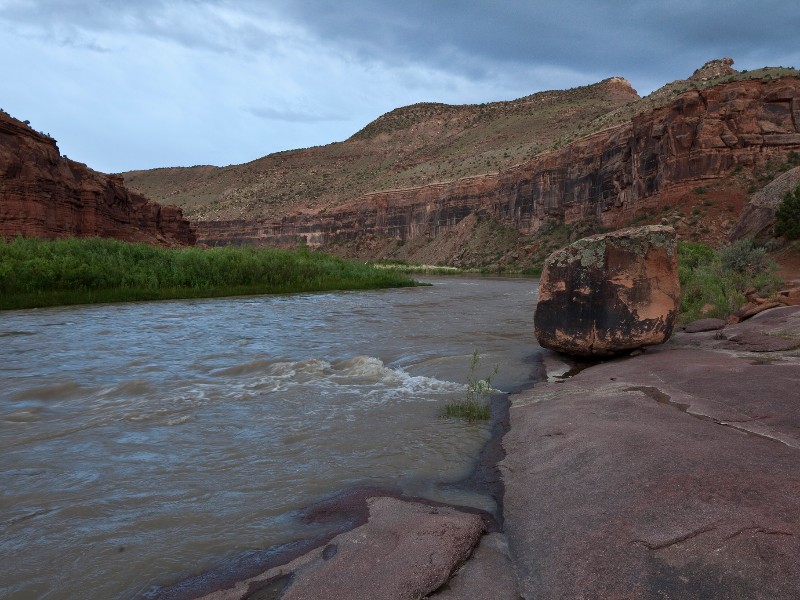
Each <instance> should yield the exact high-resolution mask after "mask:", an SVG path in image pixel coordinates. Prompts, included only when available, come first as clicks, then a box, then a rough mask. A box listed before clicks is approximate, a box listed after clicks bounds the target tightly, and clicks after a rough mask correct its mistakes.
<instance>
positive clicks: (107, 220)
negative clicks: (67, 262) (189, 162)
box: [0, 113, 196, 245]
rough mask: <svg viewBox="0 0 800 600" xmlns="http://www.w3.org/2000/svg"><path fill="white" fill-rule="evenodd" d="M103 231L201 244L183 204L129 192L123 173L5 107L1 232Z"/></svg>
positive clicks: (0, 122)
mask: <svg viewBox="0 0 800 600" xmlns="http://www.w3.org/2000/svg"><path fill="white" fill-rule="evenodd" d="M17 234H22V235H25V236H31V237H46V238H55V237H66V236H73V235H74V236H100V237H113V238H118V239H121V240H126V241H143V242H150V243H157V244H163V245H180V244H194V243H195V239H196V238H195V234H194V232H193V231H192V229H191V227H190V225H189V222H188V221H187V220H186V219H184V218H183V214H182V212H181V209H180V208H178V207H176V206H161V205H160V204H157V203H155V202H152V201H150V200H148V199H147V198H145V197H144V196H141V195H140V194H136V193H134V192H130V191H128V190H127V189H126V188H125V186H124V185H123V182H122V178H121V177H119V176H114V175H104V174H102V173H98V172H97V171H93V170H91V169H89V168H88V167H86V165H84V164H81V163H78V162H75V161H73V160H70V159H68V158H66V157H63V156H61V154H60V153H59V150H58V146H57V145H56V141H55V140H54V139H53V138H50V137H48V136H45V135H43V134H40V133H37V132H36V131H34V130H33V129H31V128H30V127H28V126H27V125H26V124H25V123H22V122H21V121H18V120H17V119H14V118H13V117H10V116H9V115H7V114H5V113H0V237H10V236H14V235H17Z"/></svg>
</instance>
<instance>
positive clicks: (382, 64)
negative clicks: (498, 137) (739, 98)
mask: <svg viewBox="0 0 800 600" xmlns="http://www.w3.org/2000/svg"><path fill="white" fill-rule="evenodd" d="M798 31H800V3H797V2H793V1H791V0H780V1H772V0H725V1H722V0H718V1H704V0H666V1H665V0H630V1H622V0H557V1H550V0H540V1H529V2H524V1H521V0H460V1H456V0H403V1H402V2H401V1H399V0H358V1H350V2H348V1H347V0H337V1H333V0H238V1H234V0H0V65H2V76H0V108H2V109H4V110H5V111H6V112H8V113H10V114H11V115H12V116H14V117H16V118H18V119H23V120H25V119H27V120H29V121H30V122H31V126H32V127H33V128H34V129H36V130H38V131H43V132H45V133H49V134H50V135H52V136H53V137H54V138H56V139H57V140H58V144H59V148H60V149H61V152H62V154H66V155H68V156H69V157H70V158H73V159H75V160H78V161H80V162H84V163H87V164H88V165H89V166H90V167H92V168H93V169H96V170H99V171H103V172H121V171H127V170H133V169H149V168H155V167H171V166H191V165H198V164H213V165H218V166H224V165H228V164H239V163H244V162H248V161H251V160H255V159H256V158H259V157H261V156H264V155H266V154H270V153H272V152H277V151H281V150H288V149H294V148H305V147H309V146H317V145H324V144H328V143H331V142H336V141H342V140H344V139H346V138H348V137H350V136H351V135H352V134H354V133H355V132H356V131H358V130H359V129H361V128H363V127H364V126H365V125H366V124H367V123H369V122H370V121H372V120H373V119H375V118H377V117H379V116H380V115H382V114H384V113H386V112H388V111H390V110H392V109H394V108H397V107H400V106H406V105H409V104H414V103H416V102H445V103H449V104H467V103H480V102H492V101H496V100H512V99H515V98H519V97H522V96H527V95H529V94H532V93H534V92H537V91H543V90H550V89H564V88H571V87H576V86H580V85H587V84H590V83H595V82H597V81H600V80H602V79H605V78H607V77H613V76H621V77H625V78H626V79H627V80H628V81H630V82H631V84H632V85H633V87H634V88H635V89H636V90H638V91H639V93H640V94H642V95H645V94H647V93H649V92H651V91H653V90H654V89H656V88H658V87H660V86H661V85H663V84H665V83H667V82H670V81H673V80H675V79H685V78H686V77H688V76H689V75H691V73H692V72H693V71H694V70H695V69H696V68H698V67H700V66H701V65H702V64H703V63H705V62H706V61H707V60H711V59H714V58H722V57H732V58H733V59H734V60H735V64H734V68H737V69H739V70H741V69H755V68H759V67H763V66H787V67H788V66H794V67H800V44H798V43H797V32H798Z"/></svg>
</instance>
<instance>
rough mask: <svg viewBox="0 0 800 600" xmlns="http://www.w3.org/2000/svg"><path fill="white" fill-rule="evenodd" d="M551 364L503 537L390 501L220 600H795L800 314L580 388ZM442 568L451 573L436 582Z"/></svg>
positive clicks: (681, 342) (667, 351)
mask: <svg viewBox="0 0 800 600" xmlns="http://www.w3.org/2000/svg"><path fill="white" fill-rule="evenodd" d="M544 358H545V363H544V364H545V366H546V367H547V368H548V370H549V371H550V375H551V377H550V380H549V381H547V382H544V383H541V384H537V385H536V386H534V387H533V389H531V390H529V391H525V392H522V393H520V394H517V395H515V396H513V397H512V406H511V408H510V411H509V413H510V430H509V431H508V433H507V434H506V435H505V436H504V437H503V448H504V449H505V453H506V456H505V458H503V459H502V460H501V461H500V463H499V467H500V470H501V472H502V483H503V484H504V486H505V501H504V508H503V519H504V528H503V531H502V532H501V531H497V530H491V528H486V527H484V528H483V529H482V534H481V533H480V532H478V533H477V534H476V532H475V529H474V527H473V525H475V522H474V521H471V520H470V519H471V518H470V517H469V516H468V515H467V514H466V513H461V515H462V516H461V517H459V518H461V519H463V520H464V521H463V522H462V523H461V524H460V525H458V524H454V523H452V522H450V521H448V522H447V524H443V523H441V522H440V521H439V514H440V513H442V512H444V513H446V514H447V515H448V518H450V517H453V514H452V512H451V511H449V510H443V509H441V508H440V507H437V506H436V505H435V504H433V503H430V502H427V501H425V500H420V499H405V500H403V501H397V502H391V503H387V502H386V501H384V500H383V499H382V498H383V497H385V495H384V494H381V493H375V495H373V496H371V497H369V499H368V498H367V497H365V498H364V510H365V513H363V514H364V515H365V517H364V519H363V520H362V521H361V522H360V523H359V526H358V527H356V528H354V529H352V530H350V531H348V532H346V533H342V534H339V535H338V536H336V537H334V538H333V539H331V540H328V541H327V543H326V544H324V545H321V546H319V547H318V548H316V549H315V550H312V551H311V552H309V553H308V554H305V555H303V556H300V557H296V558H295V559H294V560H293V561H292V562H291V563H289V564H287V565H284V566H282V567H275V568H273V569H272V570H271V571H268V572H264V573H262V574H260V575H258V576H256V577H254V578H252V579H250V580H249V581H248V582H247V583H246V585H245V584H243V583H242V582H240V584H238V585H237V586H235V587H232V588H228V589H227V590H220V591H218V592H215V593H213V594H211V595H209V596H206V597H205V598H207V599H208V600H211V599H215V600H216V599H221V598H254V597H259V598H260V597H265V598H303V597H311V596H303V595H302V594H300V595H298V594H299V592H300V591H301V590H320V589H322V588H320V587H319V586H321V585H324V589H325V597H327V598H348V599H352V598H362V597H363V598H368V597H369V598H378V597H380V598H395V597H396V598H404V597H409V598H410V597H418V598H422V597H428V598H432V599H433V598H436V599H439V600H442V599H455V598H459V599H462V600H463V599H471V600H478V599H484V598H485V599H487V600H488V599H489V598H493V599H508V600H512V599H516V598H519V597H520V596H521V597H525V598H565V599H566V598H576V597H582V598H598V599H599V598H611V597H613V598H647V599H650V598H652V599H653V600H655V599H656V598H659V599H660V598H701V597H702V598H710V599H720V600H721V599H723V598H756V597H764V598H766V597H769V598H776V599H780V598H786V599H789V598H794V597H795V596H796V590H797V589H799V588H800V574H799V573H798V572H797V570H796V568H795V567H796V562H797V559H798V557H800V519H798V516H797V515H798V514H800V475H798V473H800V454H798V451H799V450H800V434H798V433H797V432H798V431H800V405H798V403H797V400H796V390H797V389H798V385H800V307H789V308H781V309H774V310H771V311H767V312H765V313H762V314H760V315H758V316H756V317H754V318H752V319H750V320H748V321H746V322H744V323H740V324H737V325H729V326H727V327H725V328H724V329H721V330H712V331H706V332H699V333H686V332H678V333H676V334H675V335H674V336H673V338H672V339H671V340H670V341H669V342H668V343H666V344H664V345H663V346H659V347H653V348H648V349H647V350H646V351H644V352H642V351H636V352H634V353H633V355H631V356H626V357H623V358H617V359H614V360H609V361H604V362H602V363H599V364H596V365H594V366H591V367H589V368H584V369H582V370H580V371H579V372H577V373H576V374H574V375H573V376H570V377H564V375H565V370H567V365H565V364H564V363H563V362H561V361H560V360H559V357H558V356H557V355H554V354H550V353H546V354H545V357H544ZM573 372H574V371H573ZM420 507H423V508H420ZM425 507H427V508H425ZM387 511H388V514H391V515H394V517H392V518H388V520H387ZM409 515H411V516H409ZM428 515H430V516H431V518H432V519H434V520H428ZM412 517H413V518H412ZM454 518H455V517H454ZM398 519H399V522H401V523H404V524H405V525H404V526H403V527H400V528H398V527H397V523H398ZM409 519H411V520H412V521H413V522H414V523H416V524H417V525H419V523H423V525H422V526H421V527H422V529H423V530H425V526H426V525H427V526H428V529H427V530H425V531H423V532H422V533H421V532H420V528H419V527H418V526H415V527H411V526H410V525H409V523H410V522H411V521H409ZM464 523H466V525H465V524H464ZM469 523H472V525H469ZM425 524H426V525H425ZM463 528H465V529H463ZM462 529H463V531H462ZM466 530H469V534H467V533H464V531H466ZM454 532H455V533H454ZM458 532H462V533H458ZM464 536H467V538H468V539H469V540H470V544H472V545H473V549H472V550H471V554H470V558H469V559H468V560H466V562H464V563H463V564H461V557H463V554H464V553H463V551H462V542H463V541H464ZM432 540H433V542H435V543H433V542H432ZM398 548H401V549H402V552H403V557H402V560H400V559H399V558H398V554H397V553H396V550H397V549H398ZM343 549H344V550H345V551H343ZM423 550H424V551H423ZM434 555H435V556H436V557H438V558H441V557H450V559H452V560H451V562H448V563H447V564H448V565H449V567H442V565H441V563H439V562H436V561H433V560H432V559H431V557H433V556H434ZM326 557H327V558H326ZM333 557H337V558H336V560H335V561H334V560H333ZM438 558H437V560H438ZM434 562H436V567H435V569H433V570H434V571H436V574H437V577H438V578H437V577H431V578H429V579H426V578H425V577H424V576H421V575H420V574H421V573H422V574H425V573H428V572H430V570H431V569H432V568H433V567H432V565H433V564H434ZM459 565H460V566H459ZM447 568H449V569H451V570H450V571H448V572H447V573H446V576H444V577H442V573H443V572H444V571H447ZM426 569H427V570H426ZM359 578H362V579H359ZM420 582H421V583H420ZM270 585H273V586H274V588H272V591H271V592H269V594H268V595H264V596H257V595H255V594H256V593H257V592H258V591H259V590H261V591H264V593H265V594H266V593H267V592H266V590H268V589H269V586H270ZM426 586H427V587H426ZM293 590H294V591H293ZM376 590H383V592H382V593H378V594H377V595H376ZM397 590H400V591H399V592H398V591H397ZM409 591H413V594H409V593H408V592H409ZM362 592H363V593H362ZM403 594H405V595H403Z"/></svg>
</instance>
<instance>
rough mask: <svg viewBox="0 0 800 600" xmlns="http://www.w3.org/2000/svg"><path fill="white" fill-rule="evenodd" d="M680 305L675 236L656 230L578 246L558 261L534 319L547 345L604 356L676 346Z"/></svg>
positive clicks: (543, 282) (548, 268)
mask: <svg viewBox="0 0 800 600" xmlns="http://www.w3.org/2000/svg"><path fill="white" fill-rule="evenodd" d="M679 304H680V282H679V279H678V253H677V241H676V236H675V230H674V229H672V228H671V227H664V226H660V225H651V226H645V227H635V228H630V229H621V230H619V231H615V232H612V233H606V234H600V235H594V236H591V237H588V238H584V239H582V240H578V241H577V242H574V243H573V244H571V245H570V246H567V247H566V248H564V249H562V250H558V251H556V252H554V253H553V254H551V255H550V257H549V258H548V259H547V261H546V262H545V265H544V270H543V272H542V276H541V279H540V280H539V300H538V304H537V306H536V314H535V316H534V326H535V331H536V337H537V339H538V341H539V344H540V345H541V346H544V347H545V348H550V349H551V350H555V351H557V352H563V353H565V354H572V355H576V356H604V355H612V354H616V353H618V352H623V351H625V350H631V349H634V348H639V347H641V346H648V345H652V344H660V343H662V342H665V341H666V340H667V339H669V336H670V335H671V334H672V329H673V327H674V325H675V318H676V317H677V314H678V306H679Z"/></svg>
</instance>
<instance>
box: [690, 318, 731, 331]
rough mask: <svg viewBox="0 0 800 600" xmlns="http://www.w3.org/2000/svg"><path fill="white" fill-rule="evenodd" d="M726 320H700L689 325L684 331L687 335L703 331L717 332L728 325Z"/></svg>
mask: <svg viewBox="0 0 800 600" xmlns="http://www.w3.org/2000/svg"><path fill="white" fill-rule="evenodd" d="M726 324H727V323H726V321H725V320H724V319H698V320H697V321H692V322H691V323H689V324H688V325H687V326H686V328H685V329H684V331H685V332H686V333H701V332H703V331H717V330H719V329H722V328H723V327H725V325H726Z"/></svg>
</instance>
